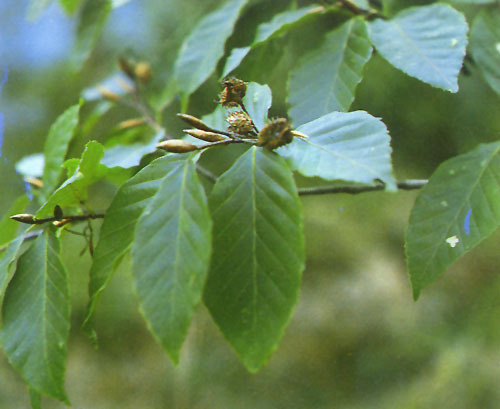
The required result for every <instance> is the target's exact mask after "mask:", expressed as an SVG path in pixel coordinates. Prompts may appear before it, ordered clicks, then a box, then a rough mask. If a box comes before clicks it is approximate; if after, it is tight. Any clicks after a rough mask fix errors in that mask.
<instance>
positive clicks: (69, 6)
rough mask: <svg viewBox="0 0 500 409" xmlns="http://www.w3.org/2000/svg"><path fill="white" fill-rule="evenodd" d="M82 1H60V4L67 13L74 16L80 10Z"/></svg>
mask: <svg viewBox="0 0 500 409" xmlns="http://www.w3.org/2000/svg"><path fill="white" fill-rule="evenodd" d="M81 3H82V0H59V4H60V5H61V6H62V8H63V9H64V10H65V11H66V13H68V14H70V15H72V14H74V13H75V12H76V10H78V7H80V4H81Z"/></svg>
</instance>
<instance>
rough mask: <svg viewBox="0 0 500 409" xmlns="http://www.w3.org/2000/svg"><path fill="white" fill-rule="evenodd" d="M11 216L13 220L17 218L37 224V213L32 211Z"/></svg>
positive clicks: (22, 221) (20, 220) (17, 220)
mask: <svg viewBox="0 0 500 409" xmlns="http://www.w3.org/2000/svg"><path fill="white" fill-rule="evenodd" d="M10 218H11V219H12V220H15V221H16V222H21V223H26V224H37V220H36V219H35V215H34V214H30V213H21V214H15V215H14V216H10Z"/></svg>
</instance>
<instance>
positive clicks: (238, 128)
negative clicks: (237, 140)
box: [226, 111, 255, 135]
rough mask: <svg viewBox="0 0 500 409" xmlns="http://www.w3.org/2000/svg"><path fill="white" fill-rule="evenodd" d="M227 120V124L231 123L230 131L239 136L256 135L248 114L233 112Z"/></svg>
mask: <svg viewBox="0 0 500 409" xmlns="http://www.w3.org/2000/svg"><path fill="white" fill-rule="evenodd" d="M226 120H227V122H229V127H228V128H227V130H228V131H230V132H234V133H237V134H239V135H250V134H254V135H255V132H254V128H253V122H252V120H251V119H250V117H249V116H248V115H247V113H246V112H244V111H236V112H232V113H231V114H229V116H228V117H227V119H226Z"/></svg>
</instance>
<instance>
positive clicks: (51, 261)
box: [1, 227, 70, 404]
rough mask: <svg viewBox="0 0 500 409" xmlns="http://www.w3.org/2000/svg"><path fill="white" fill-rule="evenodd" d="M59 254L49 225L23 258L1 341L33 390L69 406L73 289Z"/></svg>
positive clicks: (7, 297) (11, 290)
mask: <svg viewBox="0 0 500 409" xmlns="http://www.w3.org/2000/svg"><path fill="white" fill-rule="evenodd" d="M59 251H60V245H59V240H58V239H57V237H56V236H55V228H54V227H50V228H49V229H47V230H46V231H44V232H43V234H41V235H40V236H39V237H37V238H36V239H35V240H34V242H33V244H32V246H31V247H30V248H29V249H28V250H26V252H25V253H24V254H23V255H22V256H21V257H20V258H19V260H18V262H17V269H16V273H15V275H14V277H13V278H12V281H11V282H10V284H9V286H8V287H7V292H6V294H5V299H4V304H3V309H2V318H3V326H2V330H1V339H2V345H3V348H4V350H5V353H6V355H7V358H8V359H9V362H10V363H11V364H12V366H13V367H14V368H16V369H17V370H18V371H19V373H20V374H21V376H22V377H23V378H24V379H25V381H26V382H27V384H28V385H29V387H30V388H32V389H34V390H36V391H37V392H40V393H44V394H46V395H49V396H51V397H54V398H57V399H59V400H61V401H63V402H65V403H68V404H69V402H68V398H67V397H66V393H65V391H64V372H65V361H66V348H67V342H68V335H69V327H70V323H69V317H70V306H69V289H68V277H67V273H66V270H65V268H64V266H63V265H62V263H61V259H60V256H59Z"/></svg>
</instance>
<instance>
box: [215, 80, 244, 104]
mask: <svg viewBox="0 0 500 409" xmlns="http://www.w3.org/2000/svg"><path fill="white" fill-rule="evenodd" d="M222 86H223V87H224V89H223V90H222V93H221V94H220V95H219V103H220V104H222V105H223V106H227V107H230V106H238V105H240V104H241V103H242V102H243V97H244V96H245V94H246V92H247V83H246V82H245V81H242V80H239V79H238V78H229V79H227V80H224V81H223V82H222Z"/></svg>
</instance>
